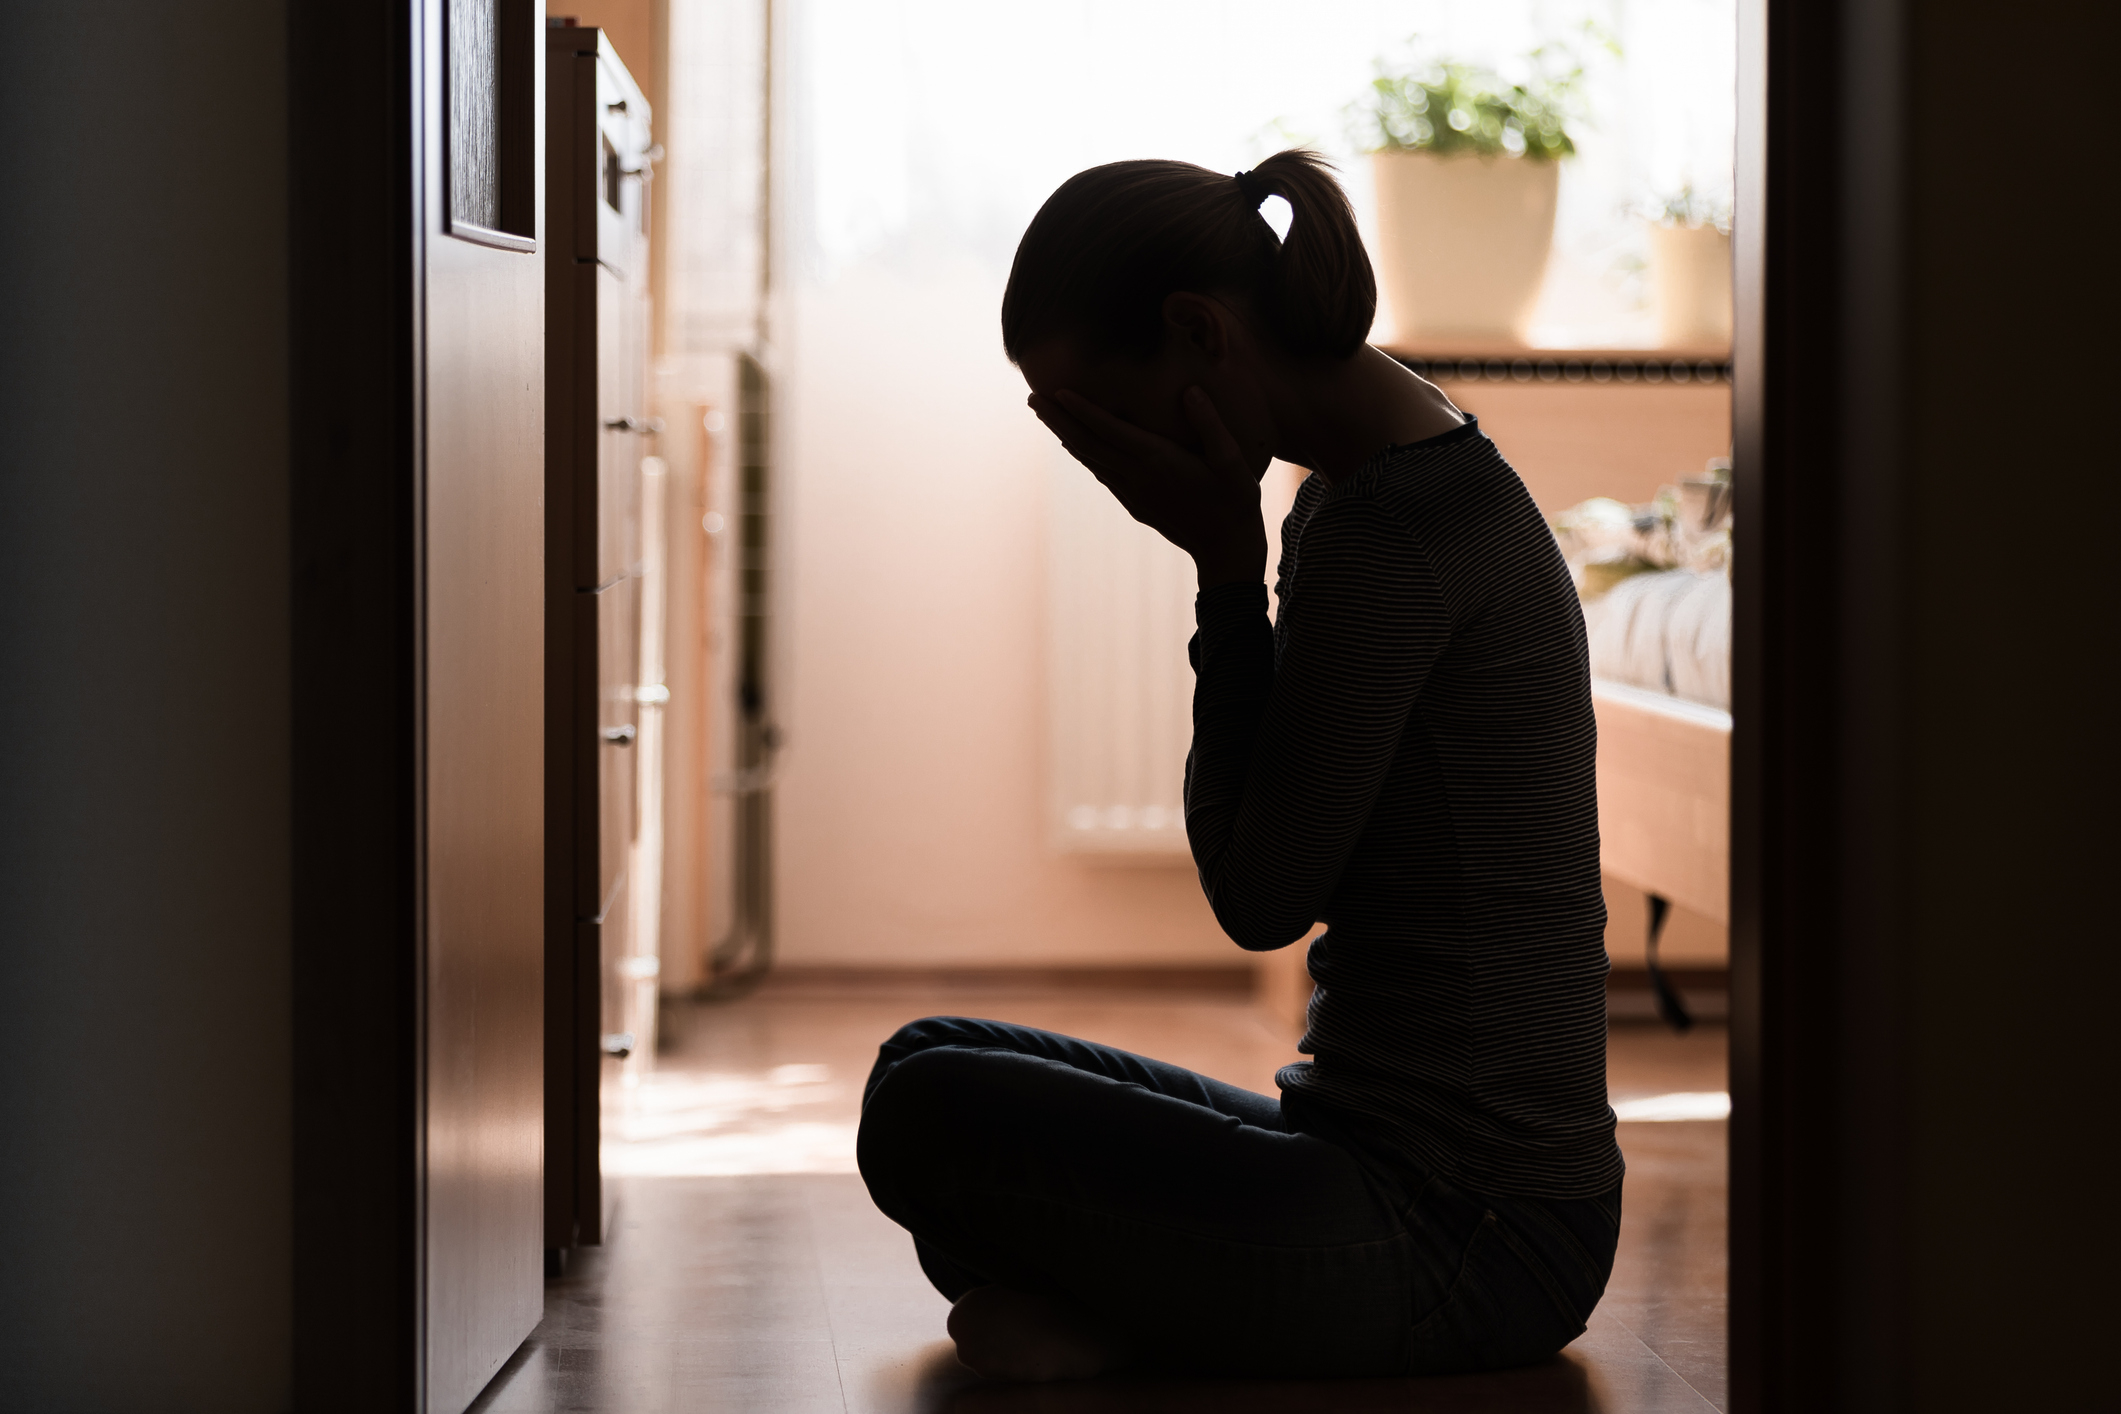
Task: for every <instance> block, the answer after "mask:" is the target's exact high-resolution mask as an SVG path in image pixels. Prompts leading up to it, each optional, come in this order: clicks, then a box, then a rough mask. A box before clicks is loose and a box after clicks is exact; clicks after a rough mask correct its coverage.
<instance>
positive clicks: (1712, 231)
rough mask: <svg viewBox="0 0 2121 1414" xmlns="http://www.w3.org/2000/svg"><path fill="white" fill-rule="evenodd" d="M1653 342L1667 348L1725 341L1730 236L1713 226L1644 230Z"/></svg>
mask: <svg viewBox="0 0 2121 1414" xmlns="http://www.w3.org/2000/svg"><path fill="white" fill-rule="evenodd" d="M1650 289H1651V294H1652V298H1653V299H1654V300H1655V302H1656V306H1657V340H1658V342H1659V343H1661V344H1663V345H1664V346H1665V347H1667V348H1674V347H1682V348H1684V347H1699V346H1703V345H1706V346H1709V347H1713V348H1728V347H1730V343H1731V238H1730V237H1729V236H1727V235H1725V234H1724V233H1723V232H1722V231H1719V230H1717V229H1716V228H1715V227H1714V226H1652V227H1650Z"/></svg>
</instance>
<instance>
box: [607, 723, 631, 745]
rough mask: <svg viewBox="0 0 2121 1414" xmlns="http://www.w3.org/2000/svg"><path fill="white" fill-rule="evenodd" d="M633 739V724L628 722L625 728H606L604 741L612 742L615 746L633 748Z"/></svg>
mask: <svg viewBox="0 0 2121 1414" xmlns="http://www.w3.org/2000/svg"><path fill="white" fill-rule="evenodd" d="M633 738H634V727H633V723H631V722H628V723H627V724H626V725H625V726H623V727H606V728H604V740H606V741H608V742H610V743H611V744H612V745H613V746H631V745H633Z"/></svg>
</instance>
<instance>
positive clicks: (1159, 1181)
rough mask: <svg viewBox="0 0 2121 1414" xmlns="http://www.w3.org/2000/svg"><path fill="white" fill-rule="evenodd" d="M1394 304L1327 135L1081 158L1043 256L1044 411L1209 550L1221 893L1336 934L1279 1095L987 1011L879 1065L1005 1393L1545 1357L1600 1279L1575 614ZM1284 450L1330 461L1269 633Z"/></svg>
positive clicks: (1207, 805) (1033, 240)
mask: <svg viewBox="0 0 2121 1414" xmlns="http://www.w3.org/2000/svg"><path fill="white" fill-rule="evenodd" d="M1270 195H1272V196H1279V197H1282V198H1283V199H1285V200H1286V201H1287V202H1288V204H1289V208H1290V213H1291V219H1290V223H1289V227H1288V234H1287V236H1286V238H1285V239H1277V238H1276V236H1275V234H1274V231H1273V229H1272V228H1271V227H1270V226H1269V225H1268V223H1267V221H1266V220H1265V219H1264V217H1263V216H1262V215H1261V214H1260V207H1261V205H1262V203H1263V202H1264V201H1265V200H1266V199H1267V197H1269V196H1270ZM1375 308H1376V285H1375V282H1374V280H1373V278H1372V275H1371V271H1370V263H1369V258H1368V256H1367V255H1366V254H1365V252H1364V250H1363V247H1362V241H1361V238H1360V236H1359V235H1358V234H1357V232H1356V228H1355V221H1354V215H1353V212H1352V210H1351V209H1350V207H1349V204H1348V200H1347V197H1346V196H1345V195H1344V193H1343V192H1342V191H1341V189H1340V186H1339V184H1338V183H1337V182H1336V181H1335V180H1334V178H1333V175H1332V172H1331V169H1330V168H1329V167H1327V165H1326V164H1325V163H1324V162H1323V161H1322V160H1321V159H1319V158H1318V157H1317V156H1316V155H1315V154H1312V153H1310V152H1306V151H1301V150H1298V151H1289V152H1283V153H1279V154H1277V155H1276V156H1274V157H1271V158H1269V159H1268V160H1267V161H1265V162H1263V163H1261V164H1260V165H1259V167H1258V168H1257V169H1255V170H1253V171H1250V172H1244V173H1240V174H1238V176H1237V177H1235V178H1234V179H1233V178H1231V177H1227V176H1222V175H1219V174H1216V173H1213V172H1209V171H1206V170H1203V169H1202V168H1199V167H1194V166H1191V165H1188V164H1185V163H1181V162H1161V161H1138V162H1118V163H1113V164H1111V165H1109V166H1103V167H1095V168H1092V169H1090V170H1089V171H1086V172H1082V173H1080V174H1078V175H1076V176H1075V177H1072V178H1070V179H1069V180H1068V181H1067V182H1066V183H1064V184H1063V185H1062V186H1061V187H1060V189H1059V190H1057V191H1056V192H1054V194H1053V195H1052V196H1051V197H1050V198H1049V199H1048V200H1047V202H1046V204H1045V205H1044V207H1043V208H1041V210H1040V211H1039V213H1038V215H1037V217H1036V218H1035V219H1034V220H1033V221H1032V223H1031V226H1030V228H1029V230H1028V231H1026V233H1025V235H1024V238H1023V241H1022V244H1021V245H1020V246H1019V247H1018V249H1017V254H1016V262H1015V266H1014V268H1013V269H1012V270H1011V272H1010V276H1009V285H1008V290H1007V293H1006V294H1005V295H1004V297H1003V300H1002V342H1003V347H1004V349H1005V350H1006V351H1007V353H1008V356H1009V358H1010V359H1011V360H1012V361H1013V362H1014V363H1015V364H1016V365H1017V367H1018V368H1019V369H1020V370H1021V371H1022V372H1023V375H1024V378H1025V380H1026V382H1028V383H1029V384H1030V387H1031V398H1030V405H1031V409H1032V411H1033V412H1035V413H1036V414H1037V415H1038V417H1039V418H1040V419H1042V420H1043V421H1044V422H1045V424H1046V426H1047V427H1049V428H1050V429H1051V430H1052V431H1053V432H1054V434H1055V435H1056V436H1058V437H1059V438H1060V440H1061V442H1062V443H1063V444H1064V445H1065V446H1066V448H1067V449H1068V451H1069V452H1071V453H1072V454H1073V455H1074V456H1075V457H1076V458H1077V459H1078V460H1080V461H1081V462H1082V463H1083V465H1084V466H1086V467H1088V468H1089V470H1090V472H1091V474H1093V475H1094V476H1096V477H1097V479H1098V480H1099V481H1100V482H1102V483H1103V484H1104V485H1105V487H1107V488H1108V489H1109V490H1110V491H1111V493H1112V494H1113V495H1114V496H1116V497H1117V498H1118V499H1119V501H1120V503H1121V504H1122V505H1124V506H1125V507H1126V509H1127V510H1128V512H1129V513H1131V514H1132V515H1133V516H1134V518H1135V519H1137V520H1139V521H1142V522H1144V523H1146V524H1147V525H1149V526H1151V527H1153V528H1155V529H1156V530H1157V531H1159V532H1161V533H1162V534H1163V535H1164V536H1165V537H1166V538H1167V539H1169V540H1170V541H1171V542H1172V543H1173V544H1175V545H1177V546H1178V547H1179V548H1181V549H1183V550H1184V551H1186V552H1187V553H1188V554H1189V555H1191V556H1192V558H1193V561H1194V564H1195V565H1196V566H1197V568H1198V570H1199V582H1200V594H1199V598H1198V600H1197V604H1196V615H1197V623H1198V630H1199V631H1198V632H1197V633H1196V635H1195V636H1194V639H1193V642H1192V646H1191V655H1192V661H1193V667H1194V671H1195V674H1196V685H1195V689H1194V698H1193V723H1194V727H1193V747H1192V753H1191V755H1190V756H1189V758H1188V760H1187V765H1186V779H1185V809H1186V831H1187V837H1188V840H1189V842H1190V844H1191V847H1192V851H1193V858H1194V861H1195V863H1196V864H1197V865H1198V867H1199V872H1200V880H1201V885H1202V888H1203V889H1204V890H1205V891H1206V894H1207V898H1208V901H1209V903H1210V904H1211V905H1212V907H1213V909H1214V912H1215V916H1216V918H1217V920H1218V921H1219V922H1220V923H1221V925H1222V927H1223V929H1224V931H1225V932H1227V933H1228V934H1229V936H1230V937H1231V938H1232V939H1233V940H1234V941H1235V942H1236V943H1237V945H1238V946H1239V947H1242V948H1247V949H1252V950H1255V951H1263V950H1267V949H1272V948H1281V947H1286V946H1288V945H1290V944H1291V943H1294V942H1296V941H1298V940H1299V939H1301V938H1303V937H1305V936H1306V935H1308V934H1309V933H1310V932H1311V930H1312V927H1313V925H1314V924H1315V923H1317V922H1324V923H1325V924H1326V925H1327V931H1326V932H1325V933H1324V934H1322V935H1320V936H1319V937H1318V938H1317V939H1316V940H1315V941H1314V942H1313V943H1312V944H1311V947H1310V952H1309V955H1308V963H1309V969H1310V974H1311V977H1312V980H1313V982H1314V983H1315V984H1316V985H1315V990H1314V992H1313V995H1312V1000H1311V1005H1310V1012H1309V1019H1308V1028H1307V1031H1306V1034H1305V1036H1304V1039H1303V1042H1302V1044H1301V1047H1300V1049H1301V1051H1302V1052H1303V1053H1304V1054H1306V1055H1308V1056H1310V1057H1311V1059H1310V1061H1309V1062H1308V1063H1305V1064H1298V1065H1292V1066H1289V1067H1287V1068H1286V1069H1284V1070H1283V1071H1282V1072H1281V1073H1280V1075H1279V1076H1278V1077H1277V1079H1278V1082H1279V1085H1280V1089H1281V1095H1280V1097H1279V1098H1278V1099H1277V1098H1270V1097H1268V1096H1264V1095H1258V1094H1254V1093H1252V1092H1250V1091H1247V1090H1242V1089H1239V1088H1237V1087H1235V1086H1231V1085H1227V1084H1223V1083H1221V1082H1219V1081H1216V1080H1212V1079H1209V1078H1207V1077H1204V1076H1201V1075H1196V1074H1194V1073H1192V1072H1190V1071H1187V1070H1184V1069H1182V1068H1180V1067H1177V1066H1174V1065H1168V1064H1165V1063H1163V1062H1160V1061H1156V1060H1151V1059H1148V1058H1145V1057H1142V1056H1137V1055H1131V1054H1128V1053H1126V1052H1122V1051H1117V1050H1113V1049H1110V1048H1107V1047H1104V1046H1098V1045H1093V1044H1090V1043H1088V1042H1085V1041H1080V1040H1075V1039H1072V1038H1070V1037H1066V1036H1059V1035H1053V1034H1050V1033H1047V1032H1042V1031H1036V1030H1032V1029H1030V1028H1028V1027H1021V1026H1012V1025H1006V1024H1003V1023H999V1022H993V1021H979V1020H972V1019H967V1018H959V1017H931V1018H929V1019H927V1020H923V1021H916V1022H914V1023H913V1024H911V1025H909V1026H907V1027H905V1028H904V1029H902V1030H901V1031H899V1032H898V1034H896V1035H895V1036H893V1037H892V1038H891V1039H890V1040H889V1041H887V1042H886V1043H885V1044H884V1046H883V1047H882V1050H881V1052H880V1054H879V1057H878V1059H877V1063H876V1068H875V1070H874V1071H873V1072H872V1074H871V1076H870V1078H869V1081H868V1085H867V1088H866V1090H865V1091H864V1095H863V1109H862V1121H861V1131H860V1139H859V1147H858V1155H859V1161H860V1165H861V1171H862V1175H863V1177H864V1179H865V1180H866V1182H867V1183H868V1186H869V1191H870V1193H871V1194H872V1195H873V1197H874V1198H875V1200H876V1203H877V1205H878V1206H879V1207H880V1208H881V1209H882V1210H883V1211H884V1212H885V1213H886V1214H888V1215H889V1216H890V1217H891V1218H892V1219H893V1220H894V1221H896V1222H898V1223H899V1224H900V1225H902V1226H904V1227H905V1228H906V1229H908V1230H909V1231H910V1232H911V1233H912V1234H913V1237H914V1240H915V1243H916V1246H917V1249H918V1253H919V1257H920V1261H921V1264H922V1267H923V1268H924V1269H925V1270H926V1272H927V1273H928V1275H929V1277H930V1279H931V1280H932V1281H933V1282H934V1283H935V1285H936V1286H937V1288H938V1289H940V1290H941V1291H942V1293H943V1294H944V1295H945V1296H946V1297H948V1298H950V1300H951V1301H952V1302H953V1303H954V1307H953V1309H952V1311H951V1315H950V1321H949V1329H950V1333H951V1335H952V1336H953V1337H954V1338H955V1339H956V1342H957V1347H958V1352H959V1358H960V1359H962V1360H963V1361H964V1362H965V1363H966V1364H968V1365H970V1366H971V1367H972V1368H973V1369H975V1370H977V1371H979V1372H980V1373H982V1374H985V1375H988V1376H990V1377H994V1378H1001V1379H1023V1380H1047V1379H1065V1378H1080V1377H1087V1376H1091V1375H1095V1374H1098V1373H1100V1372H1103V1371H1108V1370H1115V1369H1121V1368H1127V1367H1140V1368H1147V1369H1159V1370H1171V1371H1189V1372H1197V1373H1213V1374H1224V1375H1259V1376H1307V1377H1330V1376H1354V1375H1394V1374H1422V1373H1440V1372H1447V1371H1469V1370H1484V1369H1496V1368H1502V1367H1506V1366H1513V1365H1523V1364H1529V1363H1532V1362H1536V1361H1539V1360H1543V1359H1545V1358H1547V1357H1549V1356H1551V1355H1553V1354H1554V1353H1555V1352H1557V1351H1558V1350H1560V1349H1561V1347H1562V1346H1563V1345H1565V1344H1566V1343H1568V1342H1569V1341H1570V1340H1572V1339H1574V1338H1575V1337H1576V1336H1577V1335H1579V1334H1580V1333H1581V1332H1582V1331H1583V1330H1584V1327H1585V1322H1586V1320H1587V1319H1588V1317H1589V1315H1590V1312H1591V1309H1592V1307H1593V1306H1594V1305H1596V1303H1597V1301H1598V1299H1599V1297H1600V1295H1601V1294H1602V1293H1603V1291H1604V1289H1605V1284H1606V1280H1607V1278H1608V1276H1609V1275H1610V1274H1611V1271H1612V1265H1613V1252H1614V1246H1615V1242H1616V1240H1617V1237H1618V1233H1619V1226H1620V1187H1621V1173H1622V1163H1621V1156H1620V1150H1619V1147H1618V1145H1617V1143H1616V1142H1615V1136H1614V1121H1613V1112H1612V1109H1611V1108H1610V1107H1609V1106H1608V1104H1607V1101H1606V1085H1605V1039H1606V1016H1605V977H1606V966H1607V964H1606V956H1605V949H1604V942H1603V938H1604V931H1605V905H1604V902H1603V899H1602V896H1601V894H1600V890H1599V865H1598V808H1597V794H1596V788H1595V779H1594V775H1593V755H1594V748H1595V744H1596V728H1595V725H1594V721H1593V718H1592V711H1591V687H1590V675H1589V669H1588V666H1587V656H1586V650H1585V642H1584V627H1583V615H1582V612H1581V610H1580V609H1579V607H1578V604H1577V597H1576V591H1575V589H1574V588H1573V587H1572V585H1571V582H1570V578H1569V572H1568V569H1567V567H1566V566H1565V565H1564V564H1563V561H1562V556H1561V552H1560V551H1559V549H1558V548H1557V547H1556V546H1555V543H1554V539H1553V537H1552V535H1551V534H1550V533H1549V532H1548V529H1547V526H1546V524H1545V522H1544V521H1543V520H1542V519H1541V517H1540V513H1539V511H1538V509H1537V508H1536V507H1535V506H1534V504H1533V502H1532V498H1531V496H1530V495H1529V494H1528V493H1527V492H1526V490H1525V488H1524V485H1523V483H1522V482H1521V481H1519V480H1518V478H1517V475H1516V473H1515V472H1513V471H1512V470H1511V469H1510V466H1509V464H1508V463H1507V462H1505V461H1504V460H1503V458H1502V456H1501V454H1500V453H1498V452H1497V450H1496V448H1495V445H1494V444H1493V443H1492V442H1490V441H1489V440H1488V438H1487V437H1486V436H1485V435H1483V434H1482V432H1481V431H1480V428H1479V426H1478V424H1477V422H1476V421H1475V420H1474V419H1472V418H1469V417H1466V416H1464V415H1462V414H1461V413H1460V412H1459V411H1458V409H1457V408H1455V407H1453V406H1452V404H1451V402H1450V400H1449V399H1447V398H1446V397H1445V396H1444V395H1443V394H1442V393H1441V392H1440V391H1438V390H1437V389H1436V388H1435V387H1434V386H1433V385H1432V384H1430V383H1428V382H1426V381H1424V380H1423V379H1421V378H1419V377H1416V376H1415V375H1414V374H1412V373H1410V372H1408V371H1407V370H1406V369H1405V368H1403V367H1401V366H1400V365H1399V364H1398V363H1397V362H1395V361H1394V360H1393V359H1392V358H1390V357H1389V356H1387V355H1386V354H1384V353H1382V352H1380V351H1378V350H1377V349H1374V348H1371V347H1369V346H1368V345H1367V344H1366V343H1365V342H1364V340H1365V338H1366V336H1367V334H1368V332H1369V328H1370V323H1371V319H1372V316H1373V314H1374V312H1375ZM1276 457H1279V458H1282V459H1283V460H1285V461H1289V462H1293V463H1295V464H1296V465H1298V466H1302V467H1306V468H1308V469H1309V470H1310V473H1311V475H1310V476H1309V478H1308V479H1307V480H1306V481H1305V482H1304V483H1303V486H1302V488H1301V490H1300V492H1299V493H1298V495H1297V498H1296V504H1295V509H1294V510H1293V511H1291V513H1290V514H1289V517H1288V519H1287V521H1285V522H1284V524H1283V528H1282V552H1281V561H1280V565H1279V567H1278V570H1277V576H1278V591H1277V592H1278V596H1279V609H1278V612H1277V615H1276V617H1275V618H1274V619H1273V620H1272V621H1271V622H1270V620H1269V618H1268V614H1267V592H1266V587H1265V584H1264V572H1265V566H1266V552H1267V538H1266V533H1265V527H1264V525H1263V523H1262V521H1261V517H1260V498H1259V481H1260V478H1261V476H1262V475H1263V474H1264V472H1265V470H1266V467H1267V464H1268V462H1269V461H1270V460H1271V459H1273V458H1276Z"/></svg>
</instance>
